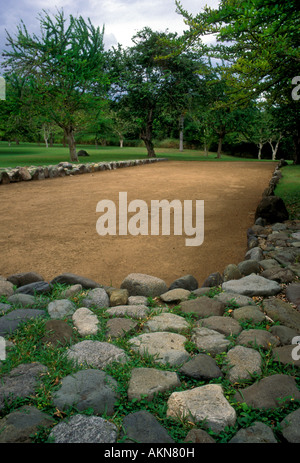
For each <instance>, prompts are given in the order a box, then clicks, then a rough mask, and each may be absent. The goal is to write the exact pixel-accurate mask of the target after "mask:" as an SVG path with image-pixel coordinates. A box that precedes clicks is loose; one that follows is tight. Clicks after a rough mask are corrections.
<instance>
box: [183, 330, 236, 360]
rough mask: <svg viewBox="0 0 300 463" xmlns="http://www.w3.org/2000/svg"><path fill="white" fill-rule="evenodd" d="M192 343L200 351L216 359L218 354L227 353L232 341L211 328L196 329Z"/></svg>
mask: <svg viewBox="0 0 300 463" xmlns="http://www.w3.org/2000/svg"><path fill="white" fill-rule="evenodd" d="M192 333H193V335H192V338H191V341H192V342H194V343H195V344H196V346H197V348H198V349H203V350H205V351H206V352H208V353H209V354H210V355H212V356H213V357H215V356H216V355H217V354H220V353H222V352H226V351H227V349H228V347H229V344H230V341H228V339H226V338H225V336H224V335H223V334H221V333H219V332H218V331H215V330H210V329H209V328H204V327H202V328H194V329H193V331H192Z"/></svg>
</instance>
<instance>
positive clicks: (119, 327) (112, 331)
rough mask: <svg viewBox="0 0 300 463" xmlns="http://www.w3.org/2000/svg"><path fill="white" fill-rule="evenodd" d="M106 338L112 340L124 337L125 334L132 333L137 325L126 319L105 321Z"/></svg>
mask: <svg viewBox="0 0 300 463" xmlns="http://www.w3.org/2000/svg"><path fill="white" fill-rule="evenodd" d="M106 327H107V336H110V337H112V338H119V337H124V336H125V335H126V333H128V332H130V331H133V330H134V329H135V328H136V327H137V323H136V322H135V321H133V320H130V319H128V318H112V319H111V320H108V321H107V324H106Z"/></svg>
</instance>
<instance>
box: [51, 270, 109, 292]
mask: <svg viewBox="0 0 300 463" xmlns="http://www.w3.org/2000/svg"><path fill="white" fill-rule="evenodd" d="M55 283H61V284H66V285H77V284H79V285H81V286H82V287H83V288H84V289H95V288H100V287H101V285H100V284H99V283H96V282H95V281H93V280H90V279H89V278H85V277H82V276H80V275H75V274H74V273H62V274H61V275H58V276H56V277H55V278H53V280H52V281H51V282H50V284H52V285H54V284H55Z"/></svg>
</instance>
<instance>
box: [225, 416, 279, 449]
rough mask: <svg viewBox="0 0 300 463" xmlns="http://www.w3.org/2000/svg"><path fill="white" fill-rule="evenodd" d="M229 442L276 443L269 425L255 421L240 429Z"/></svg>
mask: <svg viewBox="0 0 300 463" xmlns="http://www.w3.org/2000/svg"><path fill="white" fill-rule="evenodd" d="M229 444H277V440H276V438H275V436H274V434H273V431H272V429H271V428H269V426H267V425H266V424H264V423H261V422H259V421H255V422H254V423H253V424H252V425H251V426H249V427H248V428H243V429H240V430H239V431H238V432H237V433H236V435H235V436H234V437H233V438H232V439H230V441H229Z"/></svg>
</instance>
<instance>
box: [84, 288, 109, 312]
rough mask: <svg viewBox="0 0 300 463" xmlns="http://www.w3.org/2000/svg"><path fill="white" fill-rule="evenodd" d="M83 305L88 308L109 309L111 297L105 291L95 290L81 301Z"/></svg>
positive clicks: (101, 289)
mask: <svg viewBox="0 0 300 463" xmlns="http://www.w3.org/2000/svg"><path fill="white" fill-rule="evenodd" d="M81 303H82V305H83V306H84V307H86V308H88V309H89V308H90V307H95V308H97V309H102V308H103V307H109V297H108V294H107V292H106V291H105V289H103V288H95V289H92V290H90V291H89V293H88V295H87V296H86V297H85V298H84V299H83V300H82V301H81Z"/></svg>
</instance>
